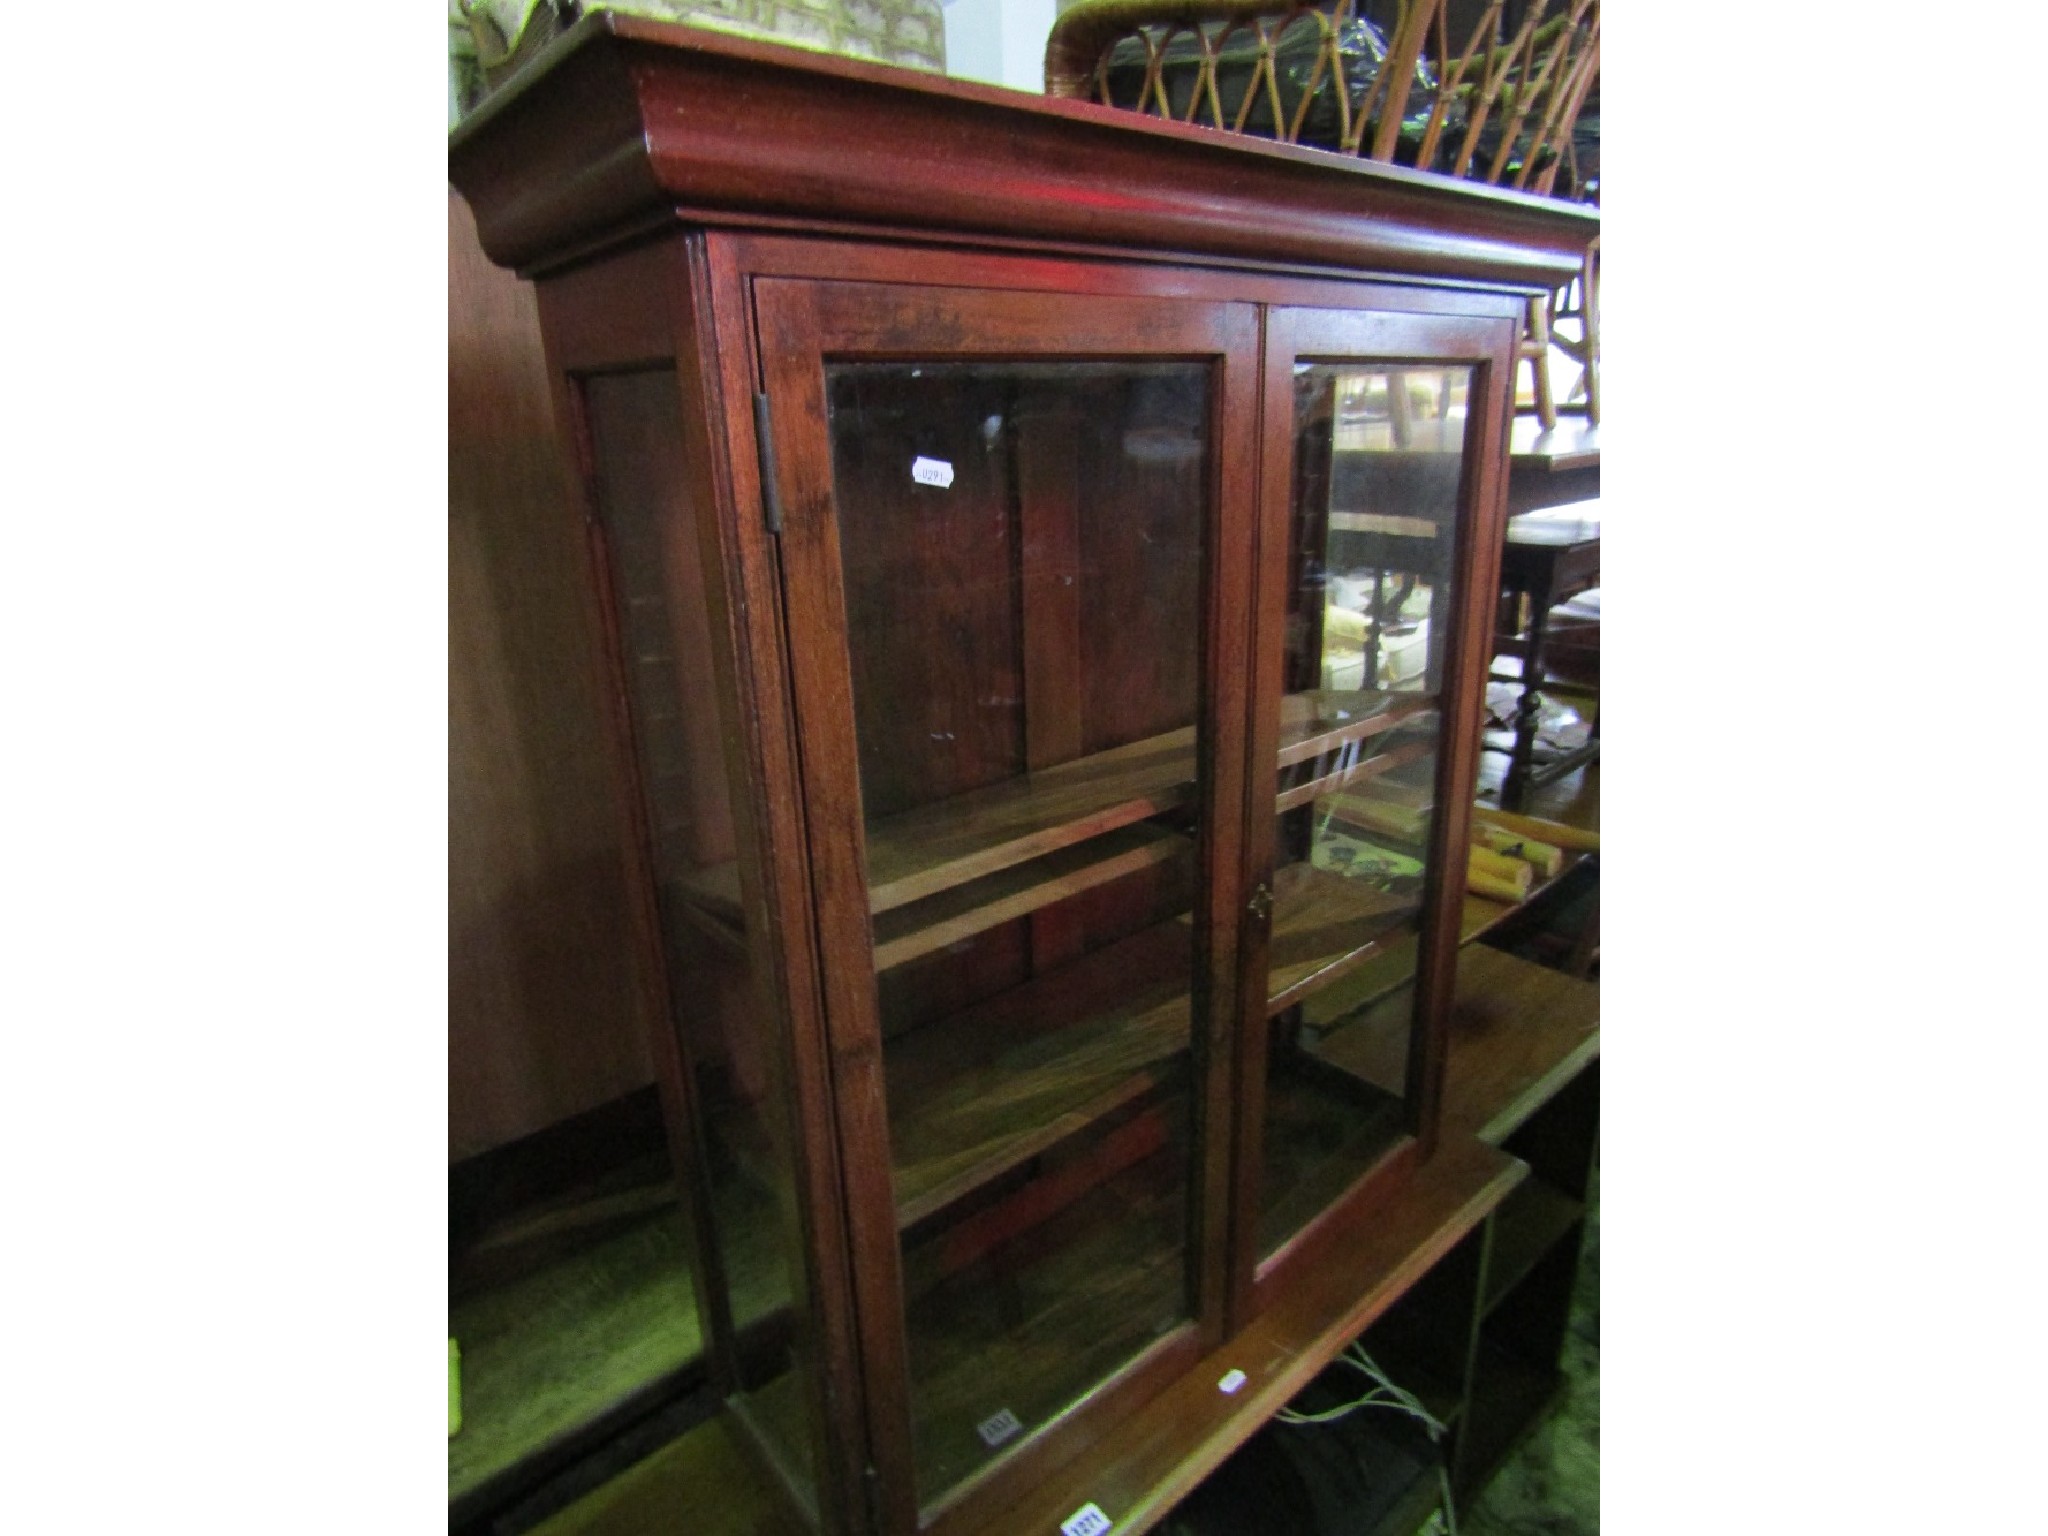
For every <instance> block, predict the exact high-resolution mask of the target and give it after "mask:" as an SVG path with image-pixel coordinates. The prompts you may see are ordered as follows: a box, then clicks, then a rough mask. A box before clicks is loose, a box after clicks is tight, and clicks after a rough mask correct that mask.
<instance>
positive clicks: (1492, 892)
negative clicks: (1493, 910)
mask: <svg viewBox="0 0 2048 1536" xmlns="http://www.w3.org/2000/svg"><path fill="white" fill-rule="evenodd" d="M1465 889H1466V890H1468V891H1470V892H1471V893H1472V894H1473V895H1474V896H1491V897H1492V898H1493V899H1494V900H1495V901H1520V900H1521V899H1522V898H1523V897H1525V896H1527V895H1528V894H1529V893H1528V891H1527V890H1526V889H1525V888H1523V887H1522V886H1519V885H1516V884H1515V883H1514V882H1513V881H1512V880H1503V879H1501V878H1500V876H1498V875H1489V874H1488V873H1487V872H1486V871H1485V870H1483V869H1470V870H1467V871H1466V872H1465Z"/></svg>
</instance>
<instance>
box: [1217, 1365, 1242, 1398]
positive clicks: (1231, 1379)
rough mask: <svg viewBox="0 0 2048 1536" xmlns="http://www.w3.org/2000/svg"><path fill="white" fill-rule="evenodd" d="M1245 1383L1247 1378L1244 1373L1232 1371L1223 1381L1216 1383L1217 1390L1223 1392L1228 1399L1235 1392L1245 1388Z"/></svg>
mask: <svg viewBox="0 0 2048 1536" xmlns="http://www.w3.org/2000/svg"><path fill="white" fill-rule="evenodd" d="M1244 1381H1245V1376H1244V1372H1243V1371H1231V1372H1229V1373H1228V1374H1227V1375H1225V1376H1224V1378H1223V1379H1222V1380H1221V1381H1219V1382H1217V1383H1216V1390H1217V1391H1218V1392H1221V1393H1222V1394H1223V1395H1224V1396H1226V1397H1228V1396H1229V1395H1230V1394H1231V1393H1233V1392H1235V1391H1236V1390H1237V1389H1238V1388H1239V1387H1241V1386H1243V1385H1244Z"/></svg>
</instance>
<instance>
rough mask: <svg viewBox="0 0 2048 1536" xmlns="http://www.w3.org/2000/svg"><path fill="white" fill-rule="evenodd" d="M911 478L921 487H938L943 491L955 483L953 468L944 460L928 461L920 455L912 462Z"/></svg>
mask: <svg viewBox="0 0 2048 1536" xmlns="http://www.w3.org/2000/svg"><path fill="white" fill-rule="evenodd" d="M910 478H911V479H913V480H915V481H916V482H917V483H918V484H919V485H936V486H937V487H938V488H939V489H940V490H942V491H943V490H944V489H946V487H947V486H949V485H951V484H952V483H953V466H952V465H950V464H948V463H947V462H946V461H945V460H944V459H928V458H926V457H925V456H924V455H923V454H919V455H918V456H917V457H916V458H914V459H912V460H911V461H910Z"/></svg>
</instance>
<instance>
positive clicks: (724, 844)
mask: <svg viewBox="0 0 2048 1536" xmlns="http://www.w3.org/2000/svg"><path fill="white" fill-rule="evenodd" d="M582 395H583V404H584V413H585V418H586V420H587V422H588V424H589V429H590V443H591V449H592V454H593V458H594V469H595V474H594V483H593V485H592V500H593V502H594V503H595V506H596V509H597V513H598V517H599V520H600V522H601V523H602V525H603V528H604V534H605V546H606V550H607V553H608V555H609V559H610V571H609V573H608V574H609V576H610V590H611V596H612V600H613V603H614V609H615V614H614V616H615V620H616V623H617V628H618V635H619V647H620V651H621V656H622V662H623V666H624V672H625V684H626V689H627V697H628V702H629V707H630V712H631V716H632V734H633V743H634V749H635V752H636V755H637V756H638V759H639V770H640V789H641V798H642V804H643V811H644V814H645V816H646V819H647V832H648V845H649V851H650V855H651V857H652V860H653V865H654V870H653V874H654V880H655V887H656V896H657V905H658V912H659V921H660V929H661V941H662V947H663V953H664V959H665V962H666V967H667V981H668V996H669V1006H670V1010H671V1013H672V1014H673V1018H672V1019H671V1020H670V1021H669V1023H670V1025H671V1027H672V1028H673V1029H674V1030H675V1031H676V1034H677V1038H678V1040H679V1041H681V1042H684V1043H685V1047H684V1048H685V1053H686V1054H685V1056H684V1062H685V1070H686V1071H687V1073H688V1074H689V1092H690V1093H691V1094H692V1095H693V1099H694V1103H693V1104H692V1106H691V1107H692V1111H693V1113H694V1121H695V1124H694V1133H695V1134H694V1140H693V1144H692V1152H691V1156H692V1157H693V1158H694V1160H695V1162H696V1164H697V1181H696V1183H697V1188H698V1189H699V1190H700V1191H701V1205H702V1209H700V1210H699V1211H698V1213H697V1226H696V1234H697V1240H698V1242H699V1243H700V1245H701V1247H702V1250H703V1253H702V1258H703V1276H704V1281H705V1287H704V1292H705V1293H704V1294H702V1295H700V1296H699V1297H698V1298H697V1300H698V1305H697V1307H696V1308H694V1309H692V1308H689V1307H686V1306H683V1305H682V1302H683V1300H684V1296H683V1293H682V1290H681V1287H680V1282H679V1279H676V1278H666V1279H665V1280H664V1289H662V1290H660V1291H659V1292H658V1293H657V1292H656V1291H655V1290H654V1289H652V1288H651V1286H652V1281H651V1277H642V1288H641V1290H640V1292H639V1293H638V1294H637V1295H636V1297H635V1308H634V1310H633V1312H632V1315H631V1318H630V1325H628V1324H627V1323H622V1324H621V1328H622V1330H623V1331H622V1332H621V1334H620V1337H619V1339H618V1340H616V1341H611V1342H608V1343H607V1345H606V1347H607V1348H611V1347H618V1348H621V1349H625V1348H627V1347H630V1348H631V1349H632V1350H633V1352H634V1353H633V1355H632V1358H633V1359H634V1360H636V1361H637V1364H638V1368H639V1369H640V1370H641V1371H643V1372H651V1371H654V1370H656V1369H659V1368H662V1367H665V1366H667V1365H668V1364H670V1363H671V1357H672V1356H674V1355H676V1354H677V1353H678V1351H679V1350H680V1349H681V1347H682V1345H683V1343H684V1342H685V1335H687V1343H688V1345H689V1347H690V1348H692V1349H696V1348H699V1347H702V1346H701V1344H700V1342H699V1341H700V1340H701V1341H709V1342H711V1343H713V1344H715V1345H716V1346H718V1347H720V1348H721V1349H723V1350H724V1352H725V1354H726V1356H727V1358H728V1361H729V1368H730V1370H731V1373H732V1376H733V1379H734V1381H735V1383H736V1385H737V1388H738V1396H739V1399H740V1400H741V1401H742V1402H743V1403H747V1404H749V1405H750V1406H751V1407H752V1408H753V1409H754V1410H755V1411H753V1412H752V1413H750V1415H749V1417H750V1418H751V1419H752V1420H753V1421H754V1422H755V1423H756V1424H757V1425H758V1426H760V1427H761V1428H762V1430H763V1432H764V1436H765V1438H766V1439H767V1441H768V1442H769V1449H770V1452H771V1454H773V1455H775V1456H777V1457H778V1458H780V1459H781V1460H782V1461H783V1462H784V1463H785V1464H786V1466H787V1467H788V1468H789V1470H790V1472H791V1474H792V1481H793V1482H794V1483H795V1484H796V1486H797V1487H799V1488H800V1489H803V1490H805V1493H806V1496H810V1493H811V1489H812V1484H813V1479H812V1478H811V1476H810V1463H811V1452H810V1441H809V1437H808V1434H807V1433H806V1432H805V1431H804V1429H803V1427H802V1425H803V1418H802V1413H801V1410H800V1407H799V1401H798V1393H797V1386H796V1382H797V1377H796V1362H797V1360H798V1358H799V1355H800V1352H801V1351H802V1350H803V1349H804V1348H805V1347H806V1341H805V1339H804V1338H803V1329H802V1317H801V1314H799V1313H797V1312H796V1311H795V1310H794V1309H793V1308H792V1306H791V1297H792V1295H793V1294H794V1293H793V1290H792V1287H791V1283H790V1276H791V1274H792V1273H793V1262H792V1259H791V1257H790V1255H789V1253H788V1251H787V1249H786V1248H785V1246H784V1234H785V1233H786V1232H788V1231H790V1230H792V1229H793V1223H792V1222H791V1221H790V1220H789V1219H788V1217H787V1213H788V1212H790V1211H791V1210H792V1209H793V1200H794V1189H793V1185H792V1179H791V1175H790V1172H789V1168H790V1158H789V1151H788V1148H787V1145H786V1142H787V1135H788V1132H787V1129H786V1128H785V1126H784V1125H783V1123H782V1120H781V1117H780V1115H779V1113H778V1112H777V1110H776V1109H775V1106H776V1104H777V1103H778V1095H777V1092H776V1087H775V1084H774V1082H773V1066H772V1060H771V1051H770V1048H769V1043H768V1038H767V1034H766V1031H765V1029H764V1028H763V1024H762V1021H761V1019H760V1018H759V1016H758V1013H757V1010H756V1007H755V1004H754V990H753V963H754V962H753V958H752V954H753V951H752V948H751V946H750V943H749V934H748V932H747V919H746V915H745V909H744V906H743V904H742V901H741V896H740V882H739V872H738V863H737V851H738V850H737V842H736V835H735V827H734V821H733V813H732V803H731V798H730V794H729V787H728V784H727V780H726V768H725V758H724V750H723V746H722V741H723V737H724V734H725V733H724V732H723V730H722V729H721V708H722V706H721V704H720V700H719V696H718V690H717V687H716V685H715V680H714V677H713V674H712V670H711V656H712V645H711V629H710V620H709V618H708V608H707V604H706V588H705V572H704V567H703V563H702V560H701V557H700V551H699V546H698V533H697V512H696V509H695V508H694V507H693V506H692V505H691V502H690V494H689V485H690V482H689V479H688V477H687V476H686V475H685V474H684V472H683V470H684V465H683V462H682V456H681V454H680V452H679V451H678V450H679V433H678V429H677V424H678V422H679V421H680V420H681V419H682V410H683V407H682V400H681V397H680V393H679V391H678V389H677V385H676V376H675V371H674V369H672V368H659V369H649V370H646V371H642V372H632V373H620V374H609V375H603V376H599V377H595V378H591V379H587V380H585V381H584V382H583V385H582ZM676 1119H677V1121H678V1122H679V1123H680V1121H681V1119H682V1116H681V1115H680V1114H678V1115H677V1116H676ZM674 1225H675V1226H676V1228H677V1231H678V1233H680V1228H681V1223H680V1221H677V1222H675V1223H674ZM664 1230H665V1231H666V1229H664ZM643 1246H644V1247H646V1258H647V1262H648V1263H649V1264H652V1262H653V1260H654V1258H655V1256H656V1250H655V1248H654V1247H653V1245H652V1244H651V1243H649V1244H646V1245H643ZM659 1258H660V1262H661V1265H662V1270H663V1274H664V1276H670V1275H671V1273H672V1272H673V1271H674V1270H675V1269H676V1268H677V1267H678V1266H679V1265H680V1264H681V1262H682V1256H681V1252H680V1251H679V1250H678V1249H676V1246H675V1244H674V1243H673V1242H670V1243H669V1244H668V1246H666V1247H663V1248H661V1249H660V1251H659ZM670 1292H674V1294H673V1295H671V1294H670Z"/></svg>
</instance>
